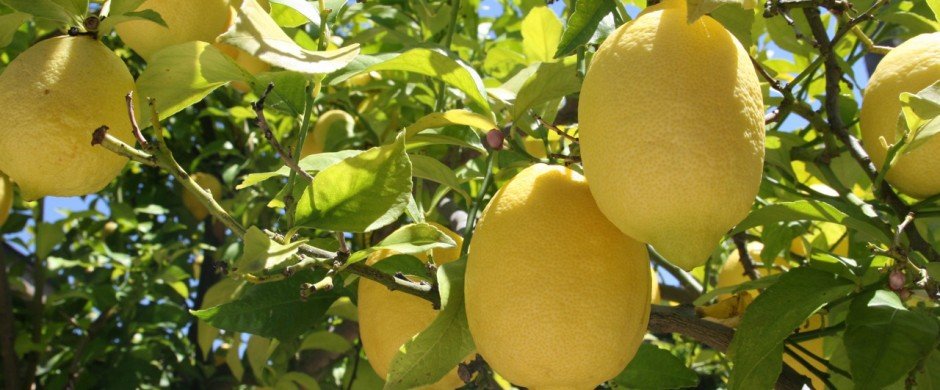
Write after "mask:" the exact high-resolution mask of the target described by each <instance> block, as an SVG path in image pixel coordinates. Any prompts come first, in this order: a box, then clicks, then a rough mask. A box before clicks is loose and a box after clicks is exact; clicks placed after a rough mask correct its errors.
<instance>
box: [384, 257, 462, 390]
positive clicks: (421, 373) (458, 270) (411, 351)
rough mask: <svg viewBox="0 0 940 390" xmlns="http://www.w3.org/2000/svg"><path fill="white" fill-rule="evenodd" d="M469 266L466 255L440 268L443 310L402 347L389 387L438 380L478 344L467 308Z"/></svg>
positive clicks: (416, 385)
mask: <svg viewBox="0 0 940 390" xmlns="http://www.w3.org/2000/svg"><path fill="white" fill-rule="evenodd" d="M466 266H467V261H466V259H461V260H457V261H455V262H452V263H447V264H444V265H442V266H441V267H440V268H438V270H437V280H438V282H439V288H440V291H441V307H442V309H441V312H440V313H438V315H437V318H435V319H434V322H432V323H431V325H430V326H428V328H427V329H425V330H424V331H422V332H421V333H419V334H418V335H416V336H415V337H413V338H412V339H411V340H410V341H408V342H407V343H405V345H403V346H402V347H401V349H399V350H398V353H397V354H396V355H395V357H394V358H393V359H392V363H391V365H390V367H389V372H388V381H387V382H386V383H385V388H386V389H388V390H393V389H411V388H415V387H420V386H422V385H429V384H432V383H435V382H437V381H438V380H440V379H441V378H443V377H444V375H446V374H447V373H448V372H450V370H452V369H453V368H454V367H456V366H457V365H458V364H460V362H461V361H463V360H464V359H465V358H466V357H467V356H468V355H470V354H471V353H472V352H473V350H474V349H475V348H476V347H475V346H474V344H473V338H471V337H470V329H469V327H468V325H467V313H466V311H465V310H464V297H463V280H464V271H465V270H466Z"/></svg>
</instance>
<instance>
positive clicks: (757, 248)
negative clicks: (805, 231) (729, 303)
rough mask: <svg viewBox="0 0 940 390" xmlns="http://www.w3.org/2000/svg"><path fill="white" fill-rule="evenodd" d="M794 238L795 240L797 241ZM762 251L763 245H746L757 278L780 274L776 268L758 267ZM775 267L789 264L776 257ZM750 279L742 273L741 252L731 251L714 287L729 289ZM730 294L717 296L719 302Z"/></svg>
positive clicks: (757, 243) (785, 260)
mask: <svg viewBox="0 0 940 390" xmlns="http://www.w3.org/2000/svg"><path fill="white" fill-rule="evenodd" d="M798 239H799V238H796V239H795V240H798ZM763 249H764V245H763V244H761V243H759V242H751V243H748V245H747V252H748V255H749V256H750V257H751V260H752V261H753V262H754V263H755V265H754V266H755V267H756V269H757V274H758V275H759V276H768V275H776V274H779V273H780V270H779V269H777V268H776V267H772V268H768V267H767V266H766V265H763V266H762V265H758V264H757V263H761V257H760V252H761V251H762V250H763ZM774 265H775V266H782V267H789V266H790V263H789V262H788V261H787V259H784V258H782V257H778V258H777V259H776V260H774ZM750 280H751V278H750V277H748V276H747V274H746V273H745V272H744V264H741V252H739V251H738V250H737V249H735V250H732V251H731V253H729V254H728V259H727V260H725V264H724V265H723V266H722V267H721V271H720V272H719V273H718V283H717V284H716V285H715V287H716V288H722V287H731V286H737V285H739V284H741V283H744V282H748V281H750ZM730 296H731V295H730V294H722V295H720V296H719V298H718V299H719V300H722V299H726V298H728V297H730Z"/></svg>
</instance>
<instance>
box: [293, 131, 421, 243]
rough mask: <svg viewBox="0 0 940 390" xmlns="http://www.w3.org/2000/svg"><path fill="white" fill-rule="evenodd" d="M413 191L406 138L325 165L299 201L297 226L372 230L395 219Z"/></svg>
mask: <svg viewBox="0 0 940 390" xmlns="http://www.w3.org/2000/svg"><path fill="white" fill-rule="evenodd" d="M410 195H411V161H410V160H408V155H407V154H406V153H405V137H404V136H403V135H399V137H398V138H396V140H395V142H394V143H392V144H391V145H385V146H381V147H376V148H372V149H369V150H367V151H365V152H363V153H361V154H359V155H357V156H354V157H350V158H347V159H345V160H343V161H342V162H340V163H338V164H334V165H332V166H330V167H329V168H326V169H324V170H323V171H322V172H320V174H318V175H317V176H316V177H315V178H314V180H313V184H311V185H310V186H309V187H307V189H306V190H304V192H303V195H302V196H301V197H300V199H299V201H298V202H297V211H296V220H297V224H299V225H303V226H307V227H313V228H318V229H327V230H334V231H343V232H357V233H361V232H368V231H372V230H375V229H378V228H380V227H382V226H385V225H388V224H389V223H392V222H394V221H395V220H396V219H398V217H399V216H400V215H401V214H402V212H404V210H405V207H406V206H407V205H408V196H410Z"/></svg>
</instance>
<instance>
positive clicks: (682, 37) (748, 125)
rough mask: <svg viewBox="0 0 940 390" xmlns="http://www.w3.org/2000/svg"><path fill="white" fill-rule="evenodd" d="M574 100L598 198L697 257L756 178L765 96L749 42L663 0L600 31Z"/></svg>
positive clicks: (610, 213)
mask: <svg viewBox="0 0 940 390" xmlns="http://www.w3.org/2000/svg"><path fill="white" fill-rule="evenodd" d="M578 107H579V116H580V129H579V132H580V141H581V158H582V161H583V163H584V172H585V176H587V178H588V182H589V183H590V185H591V193H592V194H594V198H595V199H596V200H597V205H598V207H600V210H601V211H602V212H603V213H604V215H606V216H607V218H609V219H610V220H611V222H613V223H614V225H617V227H619V228H620V230H621V231H623V232H624V233H626V234H627V235H629V236H631V237H633V238H636V239H638V240H640V241H643V242H646V243H649V244H651V245H652V246H653V247H654V248H656V250H657V251H658V252H659V253H660V254H662V255H663V257H665V258H666V259H667V260H669V261H670V262H672V263H674V264H676V265H678V266H680V267H682V268H684V269H686V270H689V269H692V268H694V267H695V266H698V265H701V264H703V263H704V262H705V261H706V260H707V259H708V257H709V255H710V254H711V252H712V250H713V249H714V248H715V246H716V245H717V244H718V243H719V241H720V239H721V237H722V236H723V235H724V234H725V232H727V231H728V229H730V228H731V227H732V226H734V225H735V224H737V223H738V222H740V221H741V220H742V219H743V218H744V217H745V216H746V215H747V213H748V211H749V210H750V208H751V205H752V203H753V202H754V198H755V196H756V195H757V190H758V187H759V186H760V181H761V172H762V167H763V160H764V107H763V103H762V95H761V89H760V84H759V82H758V79H757V74H756V73H755V71H754V67H753V65H752V64H751V60H750V58H749V57H748V54H747V51H746V50H744V48H743V47H741V44H740V43H738V41H737V40H736V39H735V38H734V37H733V36H732V35H731V33H729V32H728V31H727V30H725V28H724V27H722V25H721V24H720V23H718V22H716V21H715V20H713V19H711V18H710V17H708V16H703V17H701V18H700V19H698V20H697V21H695V22H694V23H692V24H688V23H687V18H686V6H685V0H666V1H664V2H663V3H660V4H658V5H656V6H653V7H649V8H647V10H646V11H644V13H642V14H641V15H640V16H639V17H638V18H637V19H635V20H633V21H632V22H630V23H627V24H625V25H623V26H621V27H620V28H618V29H617V30H616V31H615V32H614V33H613V34H612V35H610V36H609V37H607V39H606V40H605V41H604V43H603V44H602V45H601V47H600V48H599V49H598V51H597V54H596V55H595V56H594V59H593V61H592V62H591V66H590V69H589V70H588V73H587V76H586V77H585V80H584V85H583V87H582V90H581V100H580V103H579V106H578Z"/></svg>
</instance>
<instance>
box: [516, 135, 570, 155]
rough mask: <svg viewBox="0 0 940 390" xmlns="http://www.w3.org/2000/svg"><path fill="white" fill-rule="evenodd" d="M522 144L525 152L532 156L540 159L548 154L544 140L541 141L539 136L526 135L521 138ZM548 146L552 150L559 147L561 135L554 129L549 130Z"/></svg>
mask: <svg viewBox="0 0 940 390" xmlns="http://www.w3.org/2000/svg"><path fill="white" fill-rule="evenodd" d="M522 146H523V147H525V151H526V153H529V155H531V156H532V157H537V158H540V159H542V158H547V157H548V154H547V153H546V150H545V141H542V139H541V138H536V137H532V136H526V137H525V138H524V139H523V140H522ZM548 147H549V149H550V150H553V151H556V150H558V149H559V148H560V147H561V135H559V134H558V133H556V132H554V131H549V132H548Z"/></svg>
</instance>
